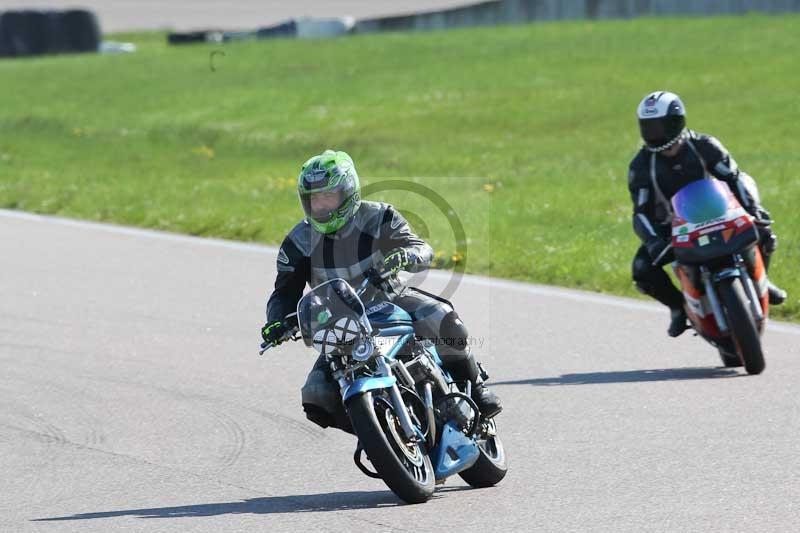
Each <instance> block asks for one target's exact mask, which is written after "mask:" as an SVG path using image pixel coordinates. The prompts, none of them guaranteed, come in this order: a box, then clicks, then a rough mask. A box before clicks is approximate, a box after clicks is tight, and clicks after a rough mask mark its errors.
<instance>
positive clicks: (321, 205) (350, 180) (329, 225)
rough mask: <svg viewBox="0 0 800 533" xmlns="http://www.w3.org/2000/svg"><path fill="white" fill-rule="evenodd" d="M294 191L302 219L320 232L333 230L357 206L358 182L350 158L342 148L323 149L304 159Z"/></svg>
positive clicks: (359, 190)
mask: <svg viewBox="0 0 800 533" xmlns="http://www.w3.org/2000/svg"><path fill="white" fill-rule="evenodd" d="M297 193H298V194H299V196H300V203H301V204H302V205H303V211H305V214H306V220H308V223H309V224H311V226H312V227H313V228H314V229H315V230H317V231H319V232H320V233H334V232H335V231H337V230H339V229H340V228H341V227H342V226H344V225H345V224H347V222H348V221H349V220H350V219H351V218H353V216H354V215H355V214H356V211H358V208H359V207H360V206H361V186H360V185H359V183H358V174H357V173H356V166H355V164H353V160H352V159H351V158H350V156H349V155H347V154H346V153H345V152H334V151H333V150H325V151H324V152H323V153H322V154H320V155H315V156H314V157H312V158H311V159H309V160H308V161H306V162H305V164H304V165H303V169H302V170H301V171H300V176H298V178H297Z"/></svg>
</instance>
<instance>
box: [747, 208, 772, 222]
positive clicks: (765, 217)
mask: <svg viewBox="0 0 800 533" xmlns="http://www.w3.org/2000/svg"><path fill="white" fill-rule="evenodd" d="M750 214H751V215H752V216H753V218H755V219H756V224H758V225H759V226H768V225H770V224H772V215H770V214H769V211H767V210H766V209H764V208H763V207H755V208H753V210H752V212H751V213H750Z"/></svg>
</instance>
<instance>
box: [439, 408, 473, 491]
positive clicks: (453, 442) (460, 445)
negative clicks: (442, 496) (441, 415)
mask: <svg viewBox="0 0 800 533" xmlns="http://www.w3.org/2000/svg"><path fill="white" fill-rule="evenodd" d="M480 453H481V452H480V450H478V444H477V443H476V442H475V440H474V439H471V438H469V437H467V436H466V435H464V433H463V432H461V431H459V429H458V427H457V426H456V425H455V423H453V422H447V423H446V424H445V425H444V427H443V428H442V435H441V437H439V444H438V445H437V446H436V447H435V448H433V450H431V451H430V457H431V459H432V460H433V470H434V472H435V475H436V479H444V478H446V477H450V476H452V475H453V474H457V473H459V472H461V471H464V470H466V469H467V468H469V467H471V466H472V465H474V464H475V461H477V460H478V457H480Z"/></svg>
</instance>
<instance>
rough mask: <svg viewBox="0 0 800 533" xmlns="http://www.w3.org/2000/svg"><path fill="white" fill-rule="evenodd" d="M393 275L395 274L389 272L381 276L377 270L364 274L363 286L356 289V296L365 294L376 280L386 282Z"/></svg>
mask: <svg viewBox="0 0 800 533" xmlns="http://www.w3.org/2000/svg"><path fill="white" fill-rule="evenodd" d="M393 275H394V273H393V272H391V271H389V270H387V271H386V272H383V273H381V274H378V272H377V271H375V270H368V271H367V272H365V273H364V281H362V282H361V284H360V285H359V286H358V288H357V289H356V294H357V295H358V296H361V295H362V294H364V291H366V290H367V287H369V285H370V283H373V282H374V281H376V279H377V280H379V281H386V280H387V279H389V278H391V277H392V276H393Z"/></svg>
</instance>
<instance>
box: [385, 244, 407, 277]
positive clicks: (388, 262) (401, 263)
mask: <svg viewBox="0 0 800 533" xmlns="http://www.w3.org/2000/svg"><path fill="white" fill-rule="evenodd" d="M410 264H411V257H410V256H409V254H408V251H407V250H406V249H405V248H395V249H394V250H392V251H391V252H389V254H388V255H387V256H386V257H384V258H383V270H384V272H391V273H392V274H397V273H398V272H400V271H401V270H404V269H405V268H406V267H407V266H408V265H410Z"/></svg>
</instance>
